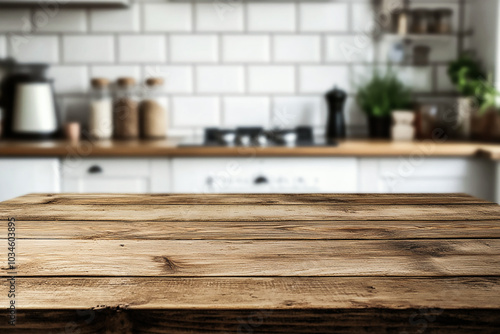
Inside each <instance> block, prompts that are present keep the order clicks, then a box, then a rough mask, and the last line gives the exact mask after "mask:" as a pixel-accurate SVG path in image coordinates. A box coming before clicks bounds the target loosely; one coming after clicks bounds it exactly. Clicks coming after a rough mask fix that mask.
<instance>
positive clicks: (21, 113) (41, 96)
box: [12, 80, 58, 136]
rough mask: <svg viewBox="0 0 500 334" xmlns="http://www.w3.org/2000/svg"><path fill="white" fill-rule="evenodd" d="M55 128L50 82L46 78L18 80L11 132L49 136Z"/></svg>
mask: <svg viewBox="0 0 500 334" xmlns="http://www.w3.org/2000/svg"><path fill="white" fill-rule="evenodd" d="M57 130H58V122H57V117H56V107H55V101H54V93H53V91H52V83H51V82H49V81H46V80H33V81H31V80H29V81H26V82H18V83H17V86H16V90H15V97H14V113H13V119H12V132H13V133H15V134H18V135H38V136H51V135H53V134H54V133H55V132H56V131H57Z"/></svg>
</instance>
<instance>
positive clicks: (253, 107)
mask: <svg viewBox="0 0 500 334" xmlns="http://www.w3.org/2000/svg"><path fill="white" fill-rule="evenodd" d="M223 103H224V104H223V105H224V107H223V108H224V114H223V116H224V117H223V122H222V125H223V126H227V127H236V126H266V127H267V126H269V121H270V118H269V116H270V101H269V98H268V97H226V98H225V99H224V102H223Z"/></svg>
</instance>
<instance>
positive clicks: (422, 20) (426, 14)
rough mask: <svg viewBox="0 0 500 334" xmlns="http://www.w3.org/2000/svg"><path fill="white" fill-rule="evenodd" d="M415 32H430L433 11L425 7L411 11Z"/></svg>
mask: <svg viewBox="0 0 500 334" xmlns="http://www.w3.org/2000/svg"><path fill="white" fill-rule="evenodd" d="M411 16H412V24H411V27H412V28H411V32H412V33H413V34H428V33H429V32H430V31H431V28H432V20H433V17H432V13H431V12H430V11H429V10H428V9H425V8H417V9H413V10H412V11H411Z"/></svg>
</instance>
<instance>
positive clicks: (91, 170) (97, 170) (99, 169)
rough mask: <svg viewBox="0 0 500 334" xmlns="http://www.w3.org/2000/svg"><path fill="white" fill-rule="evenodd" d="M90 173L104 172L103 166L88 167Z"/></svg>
mask: <svg viewBox="0 0 500 334" xmlns="http://www.w3.org/2000/svg"><path fill="white" fill-rule="evenodd" d="M88 173H89V174H99V173H102V168H101V167H100V166H97V165H94V166H91V167H89V169H88Z"/></svg>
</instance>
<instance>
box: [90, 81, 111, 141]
mask: <svg viewBox="0 0 500 334" xmlns="http://www.w3.org/2000/svg"><path fill="white" fill-rule="evenodd" d="M90 84H91V87H92V88H91V91H90V114H89V132H90V136H91V137H92V138H94V139H109V138H111V137H112V135H113V102H112V98H111V93H110V91H109V81H108V79H105V78H93V79H92V80H91V81H90Z"/></svg>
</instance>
